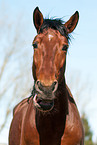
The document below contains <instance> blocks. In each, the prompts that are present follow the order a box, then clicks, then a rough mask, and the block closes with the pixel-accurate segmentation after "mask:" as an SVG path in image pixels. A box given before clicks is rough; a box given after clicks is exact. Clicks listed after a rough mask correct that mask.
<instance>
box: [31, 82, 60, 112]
mask: <svg viewBox="0 0 97 145" xmlns="http://www.w3.org/2000/svg"><path fill="white" fill-rule="evenodd" d="M57 88H58V82H57V81H54V82H53V83H52V85H51V86H43V85H42V84H41V82H40V81H36V83H35V90H36V91H35V92H36V93H35V96H34V98H33V102H34V106H35V107H36V108H38V109H39V110H41V111H45V112H46V111H50V110H52V109H53V107H54V99H55V92H56V90H57Z"/></svg>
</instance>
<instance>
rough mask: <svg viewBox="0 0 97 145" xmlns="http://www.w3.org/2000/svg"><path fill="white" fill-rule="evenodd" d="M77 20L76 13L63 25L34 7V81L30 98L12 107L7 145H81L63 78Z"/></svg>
mask: <svg viewBox="0 0 97 145" xmlns="http://www.w3.org/2000/svg"><path fill="white" fill-rule="evenodd" d="M78 19H79V13H78V11H76V12H75V13H74V14H73V15H72V16H71V17H70V19H69V20H68V21H67V22H66V23H65V24H63V21H62V20H61V19H44V18H43V15H42V13H41V12H40V10H39V8H38V7H36V8H35V10H34V13H33V21H34V26H35V28H36V30H37V33H38V34H37V36H36V37H35V38H34V41H33V48H34V56H33V67H32V72H33V77H34V81H35V82H34V86H33V91H32V94H31V96H30V97H29V98H26V99H24V100H23V101H21V102H20V103H19V104H18V105H17V106H16V107H15V108H14V111H13V120H12V123H11V127H10V131H9V145H84V131H83V125H82V122H81V118H80V115H79V112H78V109H77V106H76V104H75V101H74V99H73V96H72V94H71V92H70V89H69V88H68V86H67V85H66V81H65V76H64V73H65V67H66V54H67V50H68V45H69V39H70V38H69V35H70V33H71V32H72V31H73V30H74V29H75V27H76V25H77V23H78Z"/></svg>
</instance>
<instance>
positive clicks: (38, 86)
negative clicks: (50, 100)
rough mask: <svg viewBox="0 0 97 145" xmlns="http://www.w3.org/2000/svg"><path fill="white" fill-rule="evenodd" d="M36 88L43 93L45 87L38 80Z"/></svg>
mask: <svg viewBox="0 0 97 145" xmlns="http://www.w3.org/2000/svg"><path fill="white" fill-rule="evenodd" d="M36 88H37V89H38V90H40V91H43V89H42V88H43V86H42V84H41V82H40V81H39V80H37V81H36Z"/></svg>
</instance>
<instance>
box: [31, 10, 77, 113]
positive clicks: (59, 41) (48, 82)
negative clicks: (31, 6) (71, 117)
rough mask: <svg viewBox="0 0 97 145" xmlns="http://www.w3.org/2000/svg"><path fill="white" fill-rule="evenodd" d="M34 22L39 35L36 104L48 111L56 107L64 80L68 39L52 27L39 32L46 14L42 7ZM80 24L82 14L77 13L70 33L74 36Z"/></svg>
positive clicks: (35, 58) (68, 28)
mask: <svg viewBox="0 0 97 145" xmlns="http://www.w3.org/2000/svg"><path fill="white" fill-rule="evenodd" d="M33 20H34V25H35V27H36V29H37V32H38V35H37V36H36V37H35V39H34V41H33V48H34V56H33V77H34V80H35V90H36V95H35V97H34V104H35V106H36V107H37V108H39V109H40V110H43V111H48V110H51V109H52V108H53V106H54V98H55V92H56V90H57V88H58V85H59V84H60V83H61V81H62V79H64V71H65V62H66V53H67V48H68V39H67V38H66V37H65V36H63V35H61V33H60V32H59V31H58V30H54V29H52V28H48V29H44V30H43V32H42V33H39V31H40V28H41V25H42V23H43V15H42V13H41V12H40V11H39V9H38V8H36V9H35V10H34V14H33ZM77 22H78V13H77V12H76V13H75V14H74V15H73V16H72V17H71V18H70V19H69V21H67V22H66V23H65V24H64V26H65V28H66V33H71V32H72V31H73V30H74V28H75V27H76V25H77ZM67 35H68V34H67Z"/></svg>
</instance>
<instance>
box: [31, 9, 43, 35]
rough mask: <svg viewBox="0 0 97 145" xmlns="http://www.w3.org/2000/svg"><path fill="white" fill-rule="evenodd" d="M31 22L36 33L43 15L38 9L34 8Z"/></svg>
mask: <svg viewBox="0 0 97 145" xmlns="http://www.w3.org/2000/svg"><path fill="white" fill-rule="evenodd" d="M33 22H34V26H35V28H36V30H37V32H38V31H39V29H40V26H41V25H42V23H43V15H42V13H41V12H40V10H39V8H38V7H36V8H35V10H34V12H33Z"/></svg>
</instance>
